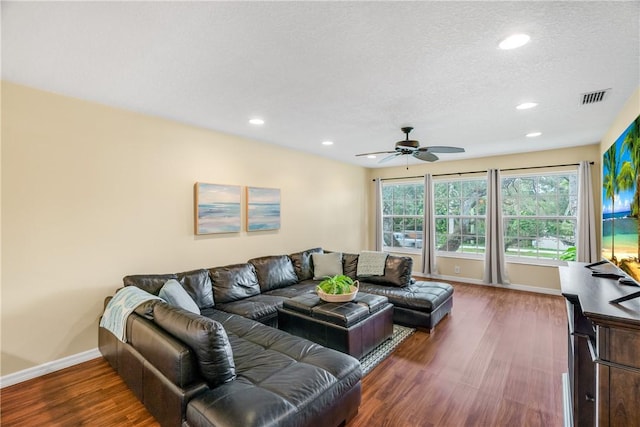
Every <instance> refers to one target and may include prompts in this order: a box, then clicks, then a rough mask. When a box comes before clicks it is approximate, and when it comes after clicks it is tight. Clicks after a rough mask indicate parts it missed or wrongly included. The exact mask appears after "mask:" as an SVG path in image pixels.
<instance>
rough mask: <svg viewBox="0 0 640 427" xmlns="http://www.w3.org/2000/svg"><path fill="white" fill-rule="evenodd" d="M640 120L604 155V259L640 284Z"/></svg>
mask: <svg viewBox="0 0 640 427" xmlns="http://www.w3.org/2000/svg"><path fill="white" fill-rule="evenodd" d="M639 179H640V116H638V117H637V118H636V119H635V120H634V121H633V122H631V124H630V125H629V126H628V127H627V128H626V129H625V131H624V132H622V134H620V136H619V137H618V138H617V139H616V141H615V142H614V143H613V144H611V146H610V147H609V148H608V149H607V150H606V151H605V152H604V153H603V155H602V240H601V246H602V258H603V259H604V260H607V261H609V262H610V263H612V264H614V265H615V266H617V267H618V268H619V269H620V270H622V271H623V272H624V273H626V274H627V275H628V276H629V277H631V278H632V279H633V280H634V281H635V282H636V283H639V284H640V240H639V236H640V233H639V225H640V223H639V221H638V219H639V217H640V194H639V192H640V182H639Z"/></svg>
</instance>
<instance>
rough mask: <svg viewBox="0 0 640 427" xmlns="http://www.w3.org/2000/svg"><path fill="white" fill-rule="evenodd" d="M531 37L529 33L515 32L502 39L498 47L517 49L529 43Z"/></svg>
mask: <svg viewBox="0 0 640 427" xmlns="http://www.w3.org/2000/svg"><path fill="white" fill-rule="evenodd" d="M529 40H531V37H529V35H528V34H513V35H510V36H509V37H507V38H506V39H504V40H502V41H501V42H500V44H498V47H499V48H500V49H502V50H511V49H517V48H519V47H522V46H524V45H525V44H527V43H529Z"/></svg>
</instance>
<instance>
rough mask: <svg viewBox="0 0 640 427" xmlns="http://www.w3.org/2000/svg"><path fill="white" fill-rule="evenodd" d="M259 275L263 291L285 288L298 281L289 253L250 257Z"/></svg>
mask: <svg viewBox="0 0 640 427" xmlns="http://www.w3.org/2000/svg"><path fill="white" fill-rule="evenodd" d="M249 262H250V263H251V264H253V266H254V267H255V269H256V275H257V276H258V283H259V284H260V290H261V291H262V292H266V291H270V290H272V289H277V288H284V287H285V286H291V285H293V284H296V283H298V276H296V272H295V270H294V269H293V263H292V262H291V258H289V257H288V256H287V255H271V256H264V257H260V258H253V259H250V260H249Z"/></svg>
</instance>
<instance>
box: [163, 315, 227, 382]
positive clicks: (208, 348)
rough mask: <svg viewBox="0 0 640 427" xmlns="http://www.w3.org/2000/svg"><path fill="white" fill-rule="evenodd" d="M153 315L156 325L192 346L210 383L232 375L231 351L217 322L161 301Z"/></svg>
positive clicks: (223, 379)
mask: <svg viewBox="0 0 640 427" xmlns="http://www.w3.org/2000/svg"><path fill="white" fill-rule="evenodd" d="M153 317H154V319H155V323H156V324H157V325H158V326H160V327H161V328H162V329H164V330H165V331H167V332H169V333H170V334H171V335H173V336H174V337H176V338H177V339H179V340H180V341H182V342H183V343H185V344H186V345H188V346H189V347H190V348H191V350H193V352H194V353H195V355H196V359H197V360H198V365H199V366H200V373H201V374H202V377H203V378H204V379H205V380H206V381H207V383H208V384H209V386H210V387H216V386H218V385H220V384H223V383H226V382H229V381H232V380H234V379H235V378H236V365H235V362H234V361H233V351H232V349H231V344H230V343H229V337H228V336H227V332H226V331H225V329H224V326H222V324H221V323H219V322H216V321H215V320H213V319H209V318H208V317H204V316H201V315H199V314H194V313H191V312H188V311H186V310H182V309H179V308H174V307H171V306H169V305H167V304H164V303H159V304H156V305H155V307H154V308H153Z"/></svg>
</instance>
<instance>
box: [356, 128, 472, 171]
mask: <svg viewBox="0 0 640 427" xmlns="http://www.w3.org/2000/svg"><path fill="white" fill-rule="evenodd" d="M412 130H413V128H412V127H403V128H402V132H404V134H405V139H404V140H403V141H398V142H396V148H395V150H393V151H376V152H373V153H362V154H356V157H358V156H372V155H374V154H388V153H392V154H391V155H390V156H387V157H384V158H383V159H382V160H380V161H379V162H378V163H385V162H388V161H389V160H391V159H395V158H396V157H398V156H404V155H409V154H410V155H412V156H413V157H415V158H416V159H418V160H422V161H425V162H435V161H436V160H438V156H436V155H435V154H433V153H464V148H460V147H448V146H439V145H433V146H431V147H420V143H419V142H418V141H416V140H413V139H409V132H411V131H412Z"/></svg>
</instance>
